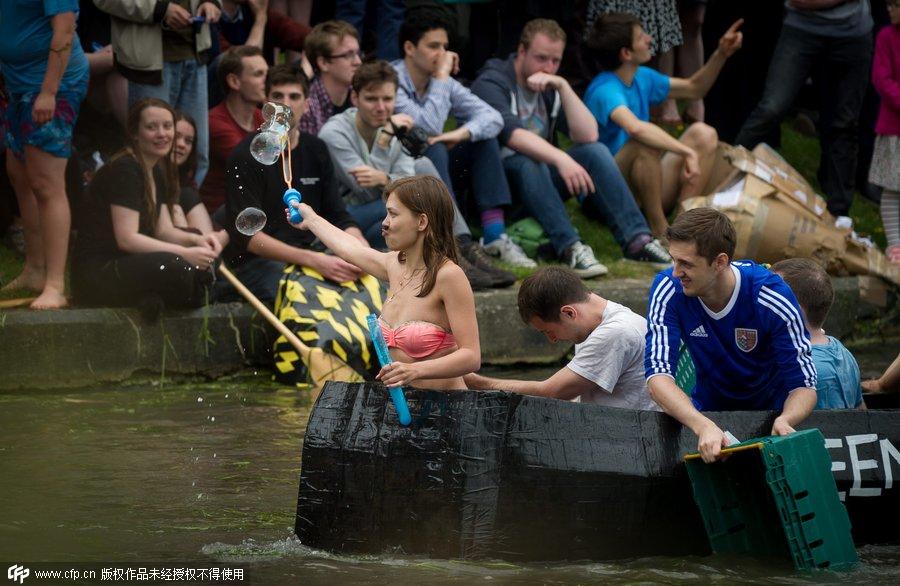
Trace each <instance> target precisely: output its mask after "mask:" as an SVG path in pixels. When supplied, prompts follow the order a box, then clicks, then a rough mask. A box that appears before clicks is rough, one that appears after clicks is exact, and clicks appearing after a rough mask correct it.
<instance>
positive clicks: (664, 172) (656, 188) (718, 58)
mask: <svg viewBox="0 0 900 586" xmlns="http://www.w3.org/2000/svg"><path fill="white" fill-rule="evenodd" d="M742 22H743V21H741V20H739V21H737V22H736V23H734V24H733V25H732V26H731V28H729V29H728V31H727V32H726V33H725V34H724V35H723V36H722V38H721V40H719V48H718V49H716V51H715V53H713V55H712V56H711V57H710V59H709V61H707V62H706V64H705V65H704V66H703V67H701V68H700V69H699V70H698V71H697V72H696V73H695V74H694V75H693V76H691V77H690V78H688V79H682V78H678V77H668V76H666V75H663V74H661V73H659V72H657V71H654V70H652V69H650V68H648V67H644V65H643V64H644V63H647V62H648V61H649V60H650V57H651V52H650V46H651V43H652V41H653V39H652V38H651V37H650V35H648V34H647V33H646V32H644V29H643V28H642V27H641V23H640V21H639V20H638V19H637V18H635V17H634V16H632V15H630V14H624V13H611V14H605V15H603V16H601V17H600V18H598V19H597V20H596V21H595V22H594V26H593V28H592V30H591V33H590V36H589V38H588V41H587V43H586V57H587V58H588V59H587V60H588V61H593V63H594V65H595V66H597V67H598V68H600V69H602V70H603V71H602V73H600V74H599V75H597V77H595V78H594V79H593V81H591V83H590V85H589V86H588V89H587V92H585V95H584V102H585V104H586V105H587V107H588V108H589V109H590V110H591V113H592V114H593V115H594V117H595V118H596V119H597V122H598V125H599V127H600V142H602V143H604V144H605V145H606V146H607V147H609V150H610V151H611V152H612V153H613V154H614V155H615V157H616V163H617V164H618V165H619V169H620V170H621V171H622V174H623V175H624V176H625V178H626V179H627V181H628V183H629V187H631V191H632V193H634V196H635V198H637V200H638V201H639V202H640V203H641V205H642V207H643V209H644V213H645V214H646V215H647V220H648V222H649V224H650V229H651V230H653V235H654V236H656V237H658V238H661V237H663V236H664V235H665V232H666V228H668V227H669V223H668V220H667V219H666V213H667V212H669V211H671V209H672V208H673V207H674V205H675V202H676V200H681V199H684V198H687V197H693V196H696V195H701V190H702V189H703V187H704V186H705V185H706V182H707V181H708V179H709V175H710V172H711V171H712V165H713V161H714V158H715V152H716V146H717V145H718V135H717V133H716V131H715V129H714V128H712V127H711V126H708V125H706V124H704V123H702V122H697V123H694V124H692V125H691V126H689V127H688V129H687V130H685V131H684V133H683V134H682V135H681V138H680V139H675V138H673V137H672V136H671V135H669V134H668V133H667V132H666V131H665V130H663V129H662V128H660V127H659V126H656V125H655V124H653V123H651V122H650V106H654V105H657V104H661V103H662V102H664V101H665V100H666V99H667V98H675V99H677V98H687V99H700V98H702V97H703V96H705V95H706V92H708V91H709V88H710V87H712V84H713V82H715V80H716V77H718V75H719V71H721V70H722V66H723V65H724V64H725V61H726V60H727V59H728V57H730V56H731V55H732V54H734V52H735V51H737V50H738V49H740V48H741V43H742V41H743V35H742V33H740V32H739V31H738V28H739V27H740V26H741V23H742Z"/></svg>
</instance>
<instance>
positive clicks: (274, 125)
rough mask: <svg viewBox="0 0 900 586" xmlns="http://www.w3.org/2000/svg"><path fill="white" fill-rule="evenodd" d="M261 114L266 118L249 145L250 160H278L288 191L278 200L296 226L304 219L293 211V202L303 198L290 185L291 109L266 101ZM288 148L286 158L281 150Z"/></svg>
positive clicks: (266, 162) (268, 162) (265, 163)
mask: <svg viewBox="0 0 900 586" xmlns="http://www.w3.org/2000/svg"><path fill="white" fill-rule="evenodd" d="M262 115H263V118H265V122H263V124H262V126H260V128H259V129H260V132H259V134H257V135H256V136H255V137H254V138H253V141H251V143H250V153H251V154H252V155H253V158H254V159H256V160H257V161H258V162H260V163H262V164H263V165H271V164H273V163H275V161H277V160H278V159H279V158H281V176H282V177H283V178H284V183H285V185H287V189H286V190H285V192H284V195H283V196H282V197H281V201H282V202H284V205H285V207H286V209H287V212H288V213H289V215H290V221H291V223H294V224H299V223H300V222H301V221H302V220H303V218H302V216H301V215H300V212H299V211H298V210H297V209H295V208H294V206H293V205H291V204H292V202H295V201H296V202H297V203H300V201H301V199H302V196H301V195H300V192H299V191H297V190H296V189H294V187H293V185H292V184H291V183H292V179H293V170H292V168H291V138H290V129H291V118H292V117H293V113H292V112H291V109H290V108H289V107H288V106H286V105H284V104H279V103H276V102H266V104H265V105H264V106H263V108H262ZM285 149H287V157H285V156H284V151H285Z"/></svg>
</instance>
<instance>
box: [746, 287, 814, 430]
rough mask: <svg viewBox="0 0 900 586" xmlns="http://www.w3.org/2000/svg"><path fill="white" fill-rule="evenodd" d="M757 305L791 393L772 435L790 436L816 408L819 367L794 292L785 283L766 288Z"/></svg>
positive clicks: (779, 368)
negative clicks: (813, 355)
mask: <svg viewBox="0 0 900 586" xmlns="http://www.w3.org/2000/svg"><path fill="white" fill-rule="evenodd" d="M757 303H758V304H759V305H760V306H762V308H763V312H764V313H763V315H764V316H765V320H766V321H767V329H768V331H769V333H770V336H771V341H770V343H771V344H772V347H773V348H774V350H775V360H776V361H777V363H778V370H779V372H780V374H781V376H782V378H783V380H784V382H785V385H786V386H787V388H788V389H791V390H790V391H789V393H788V397H787V399H786V400H785V403H784V407H783V408H782V412H781V415H779V416H778V417H777V418H776V419H775V423H774V425H773V426H772V435H787V434H789V433H793V432H794V426H795V425H797V424H799V423H800V422H801V421H803V420H804V419H806V417H807V416H808V415H809V414H810V413H811V412H812V410H813V407H815V406H816V382H818V381H817V373H816V365H815V363H814V362H813V358H812V345H811V344H810V342H809V334H808V333H807V331H806V325H805V323H804V321H803V317H802V315H801V313H800V306H799V305H798V304H797V300H796V298H795V297H794V294H793V292H792V291H791V290H790V288H789V287H788V286H787V284H785V283H784V282H783V281H782V282H781V283H772V284H768V285H765V286H763V287H762V288H761V289H760V292H759V296H758V297H757Z"/></svg>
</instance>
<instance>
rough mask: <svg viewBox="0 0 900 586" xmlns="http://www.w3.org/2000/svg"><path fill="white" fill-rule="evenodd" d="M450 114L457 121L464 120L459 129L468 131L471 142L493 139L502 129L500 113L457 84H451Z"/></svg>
mask: <svg viewBox="0 0 900 586" xmlns="http://www.w3.org/2000/svg"><path fill="white" fill-rule="evenodd" d="M450 113H451V114H453V116H454V117H455V118H456V119H457V120H465V123H464V124H462V125H461V127H463V128H467V129H468V131H469V135H470V137H469V138H470V140H473V141H477V140H485V139H488V138H494V137H495V136H497V135H498V134H499V133H500V131H501V130H502V129H503V117H502V116H501V115H500V112H498V111H497V110H495V109H493V108H492V107H491V106H490V105H488V103H487V102H485V101H484V100H482V99H481V98H479V97H478V96H476V95H475V94H473V93H472V91H471V90H470V89H469V88H467V87H465V86H464V85H463V84H461V83H459V82H455V83H454V84H453V91H452V93H451V97H450Z"/></svg>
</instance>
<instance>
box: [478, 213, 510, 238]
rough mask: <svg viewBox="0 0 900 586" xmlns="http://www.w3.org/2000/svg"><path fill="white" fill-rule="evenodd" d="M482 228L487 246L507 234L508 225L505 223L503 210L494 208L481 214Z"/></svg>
mask: <svg viewBox="0 0 900 586" xmlns="http://www.w3.org/2000/svg"><path fill="white" fill-rule="evenodd" d="M481 228H482V230H483V232H484V243H485V244H488V243H490V242H493V241H494V240H497V239H498V238H500V236H502V235H503V234H505V233H506V223H505V222H504V221H503V210H502V209H500V208H493V209H490V210H484V211H483V212H481Z"/></svg>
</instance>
